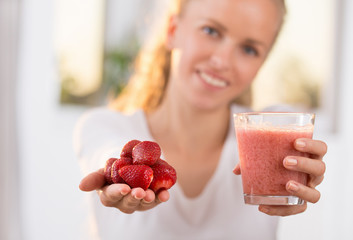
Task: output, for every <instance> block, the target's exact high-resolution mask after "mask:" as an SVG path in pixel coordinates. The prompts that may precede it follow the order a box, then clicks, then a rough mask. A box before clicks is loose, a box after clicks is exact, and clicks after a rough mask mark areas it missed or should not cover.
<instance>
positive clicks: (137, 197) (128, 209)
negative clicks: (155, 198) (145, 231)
mask: <svg viewBox="0 0 353 240" xmlns="http://www.w3.org/2000/svg"><path fill="white" fill-rule="evenodd" d="M145 196H146V192H145V191H144V190H143V189H142V188H133V189H132V190H131V193H130V194H128V195H126V196H125V197H124V198H123V199H122V200H121V202H120V204H119V209H120V210H121V211H122V212H124V213H133V212H135V211H136V210H137V209H138V208H139V205H140V203H141V200H142V199H143V198H144V197H145Z"/></svg>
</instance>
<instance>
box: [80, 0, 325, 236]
mask: <svg viewBox="0 0 353 240" xmlns="http://www.w3.org/2000/svg"><path fill="white" fill-rule="evenodd" d="M172 2H173V3H174V4H172V5H173V6H172V8H171V11H170V15H169V17H168V19H167V22H166V25H165V26H166V27H165V28H164V29H163V32H162V33H163V34H162V35H156V38H155V41H152V42H150V43H149V44H151V43H152V45H148V46H146V47H145V48H143V50H142V52H141V54H140V55H139V57H138V61H137V64H136V71H135V74H134V75H133V76H132V78H131V80H130V82H129V83H128V85H127V87H126V89H125V90H124V91H123V93H122V94H121V95H120V96H119V98H118V99H116V101H114V103H113V104H112V105H111V106H110V108H99V109H94V110H92V111H90V112H88V113H87V114H85V115H84V116H83V117H82V118H81V120H80V121H79V123H78V126H77V128H76V131H75V149H76V152H77V155H78V158H79V159H80V162H81V163H82V166H83V168H84V171H85V172H86V173H87V175H86V176H85V177H84V178H83V179H82V181H81V183H80V189H81V190H83V191H94V190H97V191H96V192H97V193H98V194H93V195H91V197H92V201H93V204H92V208H93V214H94V217H95V222H96V226H97V233H98V235H99V237H100V238H101V239H192V240H195V239H242V240H244V239H275V236H276V228H277V222H278V218H277V217H273V215H276V216H287V215H293V214H297V213H301V212H303V211H305V209H306V207H307V204H306V203H305V204H304V205H299V206H259V208H256V207H254V206H248V205H245V204H244V203H243V198H242V188H241V181H240V178H239V176H236V175H239V174H240V168H239V166H238V165H237V163H238V159H237V153H236V139H235V134H234V130H233V126H232V121H231V115H232V113H235V112H241V111H249V109H248V107H247V106H246V103H249V100H250V98H249V94H248V93H249V89H250V86H251V84H252V82H253V79H254V77H255V75H256V74H257V72H258V70H259V69H260V67H261V66H262V64H263V63H264V61H265V60H266V57H267V56H268V54H269V52H270V50H271V48H272V46H273V44H274V42H275V40H276V37H277V35H278V33H279V31H280V29H281V26H282V23H283V19H284V16H285V4H284V2H283V1H281V0H173V1H172ZM244 103H245V105H244ZM132 139H139V140H153V141H156V142H158V143H159V145H160V146H161V148H162V151H163V158H164V159H166V160H167V161H168V163H170V164H171V165H172V166H174V168H175V169H176V171H177V174H178V181H177V183H176V185H175V186H173V187H172V188H171V189H170V190H169V191H167V190H165V191H162V192H160V193H159V194H158V195H157V196H156V195H155V194H154V193H153V192H152V191H151V190H147V191H144V190H143V189H141V188H133V189H131V188H130V187H129V186H128V185H126V184H112V185H109V186H105V185H104V184H105V180H104V176H103V169H102V167H104V163H105V161H106V160H107V159H108V158H109V157H114V156H118V155H119V151H120V150H121V148H122V146H123V145H124V144H125V143H126V142H127V141H129V140H132ZM296 148H297V150H299V151H302V152H307V153H310V156H311V158H298V159H297V163H296V164H294V165H293V164H290V163H292V161H291V162H289V161H286V159H284V161H283V164H284V167H286V168H288V169H290V170H295V171H300V172H306V173H308V174H309V176H310V180H309V184H308V186H304V185H301V184H299V183H296V182H293V181H291V182H289V183H288V184H287V190H288V191H289V192H291V193H292V194H294V195H296V196H299V197H300V198H302V199H304V200H305V202H311V203H315V202H317V201H318V200H319V198H320V193H319V192H318V191H317V190H316V189H315V187H316V186H317V185H318V184H320V183H321V181H322V180H323V175H324V172H325V164H324V162H323V161H322V158H323V156H324V155H325V153H326V149H327V147H326V144H325V143H324V142H322V141H319V140H311V139H297V141H296ZM233 169H234V170H233ZM232 170H233V171H232ZM235 174H236V175H235ZM264 213H265V214H264Z"/></svg>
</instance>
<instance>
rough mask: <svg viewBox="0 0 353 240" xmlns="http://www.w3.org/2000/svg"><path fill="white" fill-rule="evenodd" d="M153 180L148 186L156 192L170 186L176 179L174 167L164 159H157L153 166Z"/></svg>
mask: <svg viewBox="0 0 353 240" xmlns="http://www.w3.org/2000/svg"><path fill="white" fill-rule="evenodd" d="M152 170H153V180H152V182H151V184H150V186H149V188H150V189H152V191H153V192H155V193H156V194H157V193H158V192H160V191H161V190H163V189H166V190H167V189H169V188H171V187H172V186H173V185H174V184H175V182H176V180H177V175H176V171H175V169H174V168H173V167H172V166H170V165H169V164H168V163H167V162H166V161H164V160H162V159H159V160H158V161H157V162H156V163H155V164H154V165H153V166H152Z"/></svg>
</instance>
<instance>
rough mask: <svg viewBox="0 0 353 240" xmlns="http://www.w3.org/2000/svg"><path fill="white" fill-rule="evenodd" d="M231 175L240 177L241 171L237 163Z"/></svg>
mask: <svg viewBox="0 0 353 240" xmlns="http://www.w3.org/2000/svg"><path fill="white" fill-rule="evenodd" d="M233 173H234V174H235V175H240V174H241V170H240V164H239V163H238V164H237V165H236V166H235V168H234V169H233Z"/></svg>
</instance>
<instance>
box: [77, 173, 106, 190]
mask: <svg viewBox="0 0 353 240" xmlns="http://www.w3.org/2000/svg"><path fill="white" fill-rule="evenodd" d="M104 184H105V178H104V169H103V168H101V169H99V170H98V171H96V172H92V173H90V174H88V175H87V176H86V177H84V178H83V179H82V180H81V182H80V185H79V188H80V189H81V190H82V191H85V192H89V191H93V190H96V189H99V188H101V187H103V186H104Z"/></svg>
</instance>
